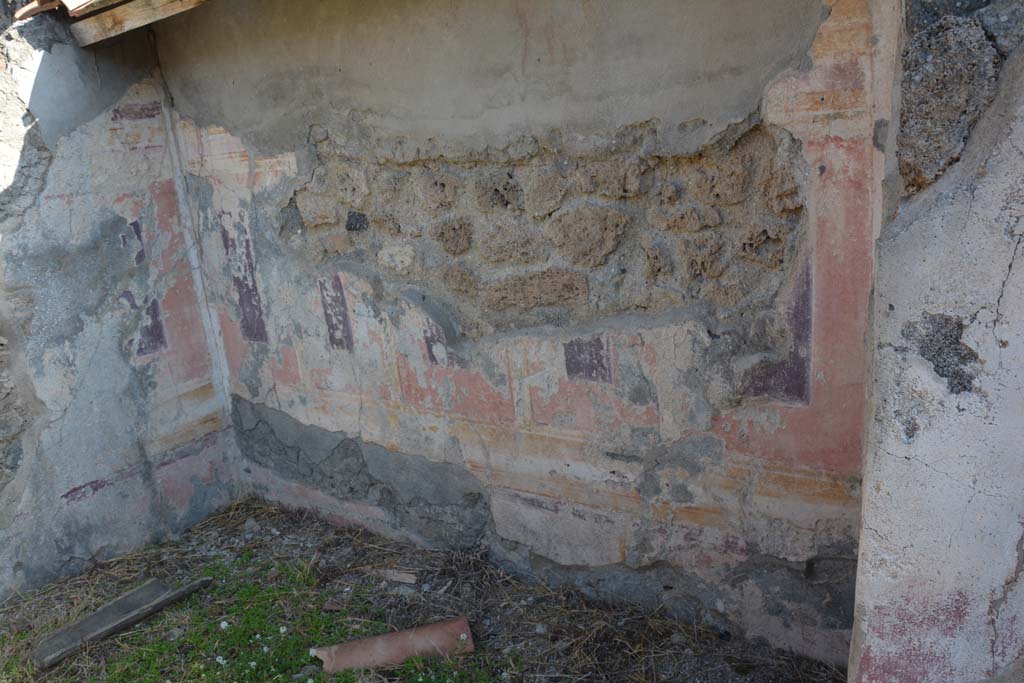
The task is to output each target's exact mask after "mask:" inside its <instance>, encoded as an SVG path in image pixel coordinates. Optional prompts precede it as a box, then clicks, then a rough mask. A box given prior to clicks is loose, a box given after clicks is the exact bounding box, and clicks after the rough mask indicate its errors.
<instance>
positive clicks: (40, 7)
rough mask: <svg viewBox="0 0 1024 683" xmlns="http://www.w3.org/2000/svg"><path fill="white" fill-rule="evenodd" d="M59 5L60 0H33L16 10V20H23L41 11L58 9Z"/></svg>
mask: <svg viewBox="0 0 1024 683" xmlns="http://www.w3.org/2000/svg"><path fill="white" fill-rule="evenodd" d="M59 6H60V0H32V2H30V3H28V4H27V5H25V6H24V7H22V8H21V9H19V10H17V11H15V13H14V20H15V21H21V20H22V19H28V18H29V17H34V16H35V15H37V14H39V13H40V12H47V11H49V10H51V9H57V8H58V7H59Z"/></svg>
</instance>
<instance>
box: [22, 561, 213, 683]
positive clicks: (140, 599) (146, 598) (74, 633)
mask: <svg viewBox="0 0 1024 683" xmlns="http://www.w3.org/2000/svg"><path fill="white" fill-rule="evenodd" d="M211 581H212V579H210V578H205V579H200V580H199V581H194V582H193V583H190V584H189V585H187V586H185V587H183V588H170V587H169V586H167V585H165V584H164V583H163V582H161V581H157V580H156V579H150V580H149V581H147V582H146V583H144V584H142V585H141V586H139V587H138V588H136V589H134V590H132V591H129V592H127V593H125V594H124V595H122V596H120V597H118V598H116V599H115V600H113V601H112V602H108V603H107V604H106V605H104V606H103V607H100V608H99V609H98V610H96V611H95V612H93V613H92V614H90V615H88V616H86V617H84V618H82V619H79V620H78V621H76V622H75V623H73V624H69V625H68V626H65V627H64V628H62V629H61V630H59V631H57V632H56V633H52V634H50V635H49V636H47V637H46V638H44V639H43V640H42V641H41V642H40V643H39V644H38V645H37V646H36V648H35V650H33V651H32V663H33V664H35V665H36V666H37V667H39V668H40V669H45V668H48V667H51V666H53V665H54V664H56V663H58V662H60V661H62V660H64V659H66V658H67V657H70V656H71V655H73V654H74V653H75V652H77V651H78V650H79V649H81V648H82V646H83V645H85V644H86V643H90V642H93V641H96V640H100V639H102V638H106V637H107V636H109V635H113V634H114V633H117V632H119V631H123V630H125V629H126V628H128V627H129V626H131V625H133V624H137V623H139V622H140V621H142V620H143V619H147V618H149V617H151V616H153V615H154V614H156V613H157V612H159V611H160V610H162V609H163V608H164V607H167V606H168V605H170V604H173V603H175V602H178V601H179V600H182V599H184V598H186V597H188V596H189V595H192V594H193V593H195V592H196V591H197V590H199V589H201V588H205V587H206V586H208V585H210V582H211Z"/></svg>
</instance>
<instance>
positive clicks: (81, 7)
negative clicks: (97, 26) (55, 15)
mask: <svg viewBox="0 0 1024 683" xmlns="http://www.w3.org/2000/svg"><path fill="white" fill-rule="evenodd" d="M122 2H125V0H64V6H65V7H67V8H68V14H69V15H71V16H72V17H80V16H82V15H83V14H91V13H93V12H98V11H99V10H101V9H103V8H104V7H110V6H111V5H117V4H119V3H122Z"/></svg>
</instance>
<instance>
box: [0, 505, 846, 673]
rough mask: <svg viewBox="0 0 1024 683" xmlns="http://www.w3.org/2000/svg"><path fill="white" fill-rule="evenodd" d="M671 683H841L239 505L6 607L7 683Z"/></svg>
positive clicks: (651, 622) (635, 615)
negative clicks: (402, 641) (418, 635)
mask: <svg viewBox="0 0 1024 683" xmlns="http://www.w3.org/2000/svg"><path fill="white" fill-rule="evenodd" d="M200 576H211V577H213V578H214V583H213V585H212V586H211V587H210V588H209V589H207V590H206V591H204V592H202V593H201V594H198V595H195V596H193V597H192V598H190V599H189V600H187V601H185V602H183V603H181V604H179V605H177V606H175V607H172V608H169V609H166V610H165V611H164V612H162V613H161V614H160V615H159V616H157V617H156V618H154V619H152V620H150V621H148V622H144V623H142V624H139V625H138V626H136V627H134V628H132V629H131V630H129V631H128V632H126V633H124V634H121V635H119V636H116V637H113V638H110V639H108V640H106V641H103V642H101V643H99V644H95V645H92V646H91V647H89V648H88V649H87V650H86V651H84V652H82V653H80V654H78V655H76V656H75V657H72V658H71V659H69V660H67V661H65V662H64V663H62V664H60V665H58V666H57V667H55V668H53V669H51V670H49V671H46V672H38V671H35V670H34V669H33V668H32V667H31V665H30V664H29V663H28V662H27V655H28V653H29V652H30V651H31V647H32V646H33V644H34V643H35V642H37V641H38V640H39V639H40V638H41V637H43V636H45V635H46V634H47V633H49V632H51V631H52V630H53V629H54V628H57V627H58V626H59V625H61V624H64V623H67V622H69V621H71V620H73V619H75V618H77V617H79V616H81V615H82V614H84V613H87V612H88V611H90V610H91V609H94V608H95V607H97V606H99V605H101V604H102V603H104V602H105V601H107V600H109V599H111V598H113V597H115V596H116V595H118V594H120V593H121V592H124V591H125V590H128V589H130V588H133V587H135V586H137V585H139V584H140V583H142V582H143V581H144V580H145V579H146V578H149V577H157V578H160V579H163V580H165V581H167V582H170V583H173V584H174V585H183V584H185V583H187V582H189V581H192V580H194V579H196V578H198V577H200ZM460 613H461V614H466V615H467V616H468V617H469V621H470V624H471V625H472V629H473V637H474V639H475V641H476V644H477V652H476V654H474V655H472V656H469V657H464V658H461V659H459V660H451V661H447V662H429V661H428V662H422V661H415V662H411V663H409V664H408V665H406V666H404V667H400V668H398V669H395V670H392V671H388V672H361V673H358V674H347V675H344V676H335V677H333V678H331V677H327V676H325V675H324V674H322V673H321V672H320V671H319V667H317V666H315V665H316V664H317V663H318V662H317V661H316V660H315V659H314V658H312V657H310V655H309V652H308V650H309V648H310V647H313V646H318V645H328V644H333V643H334V642H338V641H343V640H347V639H349V638H355V637H360V636H363V635H367V634H372V633H381V632H386V631H390V630H394V629H401V628H406V627H409V626H414V625H416V624H420V623H429V622H433V621H438V620H441V619H444V618H448V617H451V616H455V615H457V614H460ZM211 680H212V681H222V680H223V681H241V680H246V681H285V682H290V681H299V682H300V683H301V682H303V681H305V682H309V681H313V682H314V683H316V682H320V681H328V680H331V681H353V682H362V681H366V682H369V681H385V680H387V681H403V682H404V681H408V682H410V683H428V682H431V681H438V682H440V681H445V682H451V683H490V682H492V681H570V682H574V681H588V682H589V681H635V682H640V681H644V682H647V681H650V682H654V681H672V682H674V683H675V682H685V683H740V682H743V683H839V682H840V681H844V680H845V677H844V676H843V674H842V672H841V671H838V670H836V669H834V668H832V667H828V666H825V665H822V664H818V663H814V662H810V661H808V660H805V659H801V658H799V657H795V656H793V655H791V654H788V653H785V652H780V651H777V650H772V649H771V648H769V647H767V646H765V645H764V644H760V643H753V642H749V641H743V640H741V639H738V638H735V637H733V638H729V639H725V638H723V637H722V636H720V635H718V634H716V633H714V632H713V631H711V630H709V629H707V628H702V627H694V626H690V625H687V624H683V623H680V622H677V621H672V620H668V619H664V618H662V617H660V616H659V615H658V614H657V613H654V614H652V613H646V612H644V611H642V610H640V609H638V608H635V607H630V606H622V605H616V606H609V605H602V604H596V603H594V602H592V601H590V600H588V599H586V598H585V597H583V596H582V595H580V594H579V593H577V592H574V591H570V590H564V589H560V590H550V589H547V588H545V587H543V586H537V585H532V584H529V583H526V582H523V581H521V580H519V579H517V578H515V577H513V576H510V575H509V574H507V573H505V572H503V571H501V570H500V569H497V568H495V567H494V566H493V565H491V564H489V563H488V562H487V560H486V558H485V557H483V556H481V555H478V554H473V553H458V552H448V551H437V550H425V549H422V548H418V547H415V546H412V545H408V544H403V543H398V542H394V541H390V540H386V539H383V538H381V537H378V536H374V535H372V534H369V533H367V532H365V531H361V530H357V529H342V528H338V527H334V526H331V525H329V524H327V523H325V522H323V521H321V520H318V519H317V518H315V517H312V516H309V515H307V514H299V513H294V512H288V511H284V510H280V509H278V508H274V507H270V506H268V505H266V504H263V503H260V502H257V501H243V502H240V503H237V504H235V505H234V506H232V507H231V508H229V509H227V510H225V511H223V512H222V513H221V514H218V515H216V516H215V517H213V518H211V519H209V520H207V521H205V522H203V523H202V524H200V525H199V526H197V527H195V528H194V529H192V530H191V531H189V532H188V533H186V534H184V535H183V536H182V538H181V539H179V540H177V541H175V542H171V543H166V544H162V545H158V546H151V547H148V548H146V549H144V550H142V551H141V552H138V553H136V554H134V555H131V556H128V557H124V558H120V559H118V560H115V561H112V562H107V563H103V564H101V565H98V566H97V567H96V568H95V569H93V570H92V571H91V572H89V573H88V574H85V575H82V576H79V577H74V578H71V579H67V580H64V581H60V582H57V583H54V584H51V585H50V586H48V587H46V588H44V589H42V590H40V591H38V592H35V593H31V594H26V595H22V596H18V597H16V598H14V599H11V600H9V601H7V602H6V603H5V604H3V605H0V683H24V682H27V681H109V682H120V681H124V682H126V683H127V682H128V681H132V682H133V683H134V682H136V681H153V682H154V683H165V682H167V681H211Z"/></svg>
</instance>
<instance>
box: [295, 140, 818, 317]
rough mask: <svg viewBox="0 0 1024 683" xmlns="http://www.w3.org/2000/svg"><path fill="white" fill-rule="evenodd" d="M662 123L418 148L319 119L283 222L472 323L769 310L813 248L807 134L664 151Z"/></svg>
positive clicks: (319, 247)
mask: <svg viewBox="0 0 1024 683" xmlns="http://www.w3.org/2000/svg"><path fill="white" fill-rule="evenodd" d="M552 137H553V138H556V137H557V136H552ZM653 137H654V128H653V126H648V125H646V124H640V125H636V126H631V127H627V128H625V129H622V130H620V131H618V132H617V134H616V135H615V136H613V138H612V139H611V140H610V141H609V142H607V143H605V144H602V145H597V146H596V147H597V148H596V149H593V150H590V151H589V152H588V153H577V154H569V153H566V152H564V151H562V150H563V147H562V146H561V145H559V143H558V141H557V139H552V140H544V141H541V140H536V139H534V138H529V139H528V140H526V141H523V142H521V143H520V144H516V145H513V146H511V147H509V148H507V149H505V150H501V151H491V150H488V151H487V152H485V153H484V154H482V155H478V156H472V155H467V156H465V157H464V158H458V159H448V158H442V157H438V158H419V157H418V156H415V155H414V158H413V159H412V160H411V161H410V160H407V159H405V158H393V156H392V155H390V154H388V153H386V152H382V151H381V148H380V147H373V146H372V144H371V143H368V142H366V141H365V140H364V139H363V138H362V137H359V138H357V137H356V136H354V135H350V134H349V133H348V131H334V132H331V131H328V130H326V129H324V128H322V127H319V126H314V127H313V129H312V130H311V132H310V145H311V146H312V149H313V154H314V155H315V159H316V166H315V167H314V169H313V171H312V174H311V177H310V179H309V180H308V182H306V183H304V184H303V185H302V186H300V187H299V188H298V189H296V191H295V193H294V196H293V197H292V200H291V201H290V202H289V204H288V206H287V207H286V208H285V209H284V210H283V211H282V218H281V224H282V228H281V229H282V233H283V235H284V236H285V237H286V238H287V239H288V240H289V242H290V243H292V244H293V245H294V246H300V247H302V248H305V249H307V250H309V252H310V254H311V255H312V256H315V257H316V258H329V257H332V256H333V255H335V254H338V255H342V256H343V257H344V258H345V259H351V260H356V261H359V262H365V263H369V264H372V265H375V266H376V267H378V268H379V269H380V270H381V271H382V273H383V274H384V275H385V277H387V278H389V279H394V280H397V281H399V282H402V283H405V284H408V285H416V286H419V287H422V288H425V289H427V290H428V291H430V292H431V294H432V295H433V296H436V297H437V298H438V299H439V300H441V301H443V302H445V303H446V304H448V305H449V307H450V309H451V310H452V311H455V312H456V322H457V324H458V326H459V328H460V331H461V332H462V333H463V334H465V335H467V336H470V337H479V336H483V335H488V334H493V333H495V332H501V331H505V330H511V329H519V328H523V327H526V326H531V325H538V324H561V323H572V322H581V321H586V320H591V319H596V318H601V317H604V316H608V315H613V314H616V313H621V312H627V311H646V312H660V311H665V310H669V309H672V308H676V307H682V306H692V305H695V304H697V303H698V302H709V303H710V304H711V305H712V306H713V307H715V309H716V312H717V314H718V315H719V316H721V317H723V318H725V317H728V316H736V315H740V316H744V315H748V316H749V315H751V314H756V313H757V312H760V311H764V310H766V309H767V308H769V307H770V306H771V304H772V303H773V302H774V299H775V296H776V294H777V293H778V291H779V289H780V286H781V285H782V284H783V282H784V278H785V272H786V270H787V268H788V266H789V265H790V264H791V263H793V262H794V260H795V258H796V255H797V253H798V251H799V249H800V243H801V242H800V235H801V234H802V232H803V227H802V221H801V216H802V207H803V200H802V193H801V189H800V183H799V177H800V171H799V164H798V162H797V157H798V153H799V150H798V148H797V145H796V144H795V143H794V141H793V140H792V139H791V138H790V137H789V136H788V135H787V134H785V133H784V132H782V131H780V130H777V129H773V128H771V127H767V126H754V127H752V128H750V129H749V130H746V131H743V134H742V135H741V136H740V137H739V139H738V140H735V141H734V142H733V141H732V140H726V141H723V142H721V143H719V144H712V145H709V146H708V147H707V148H705V149H704V150H702V151H701V152H700V153H697V154H695V155H692V156H670V157H660V156H655V155H653V154H650V153H648V152H647V151H646V150H647V149H648V147H653V145H652V144H651V142H652V140H653Z"/></svg>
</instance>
